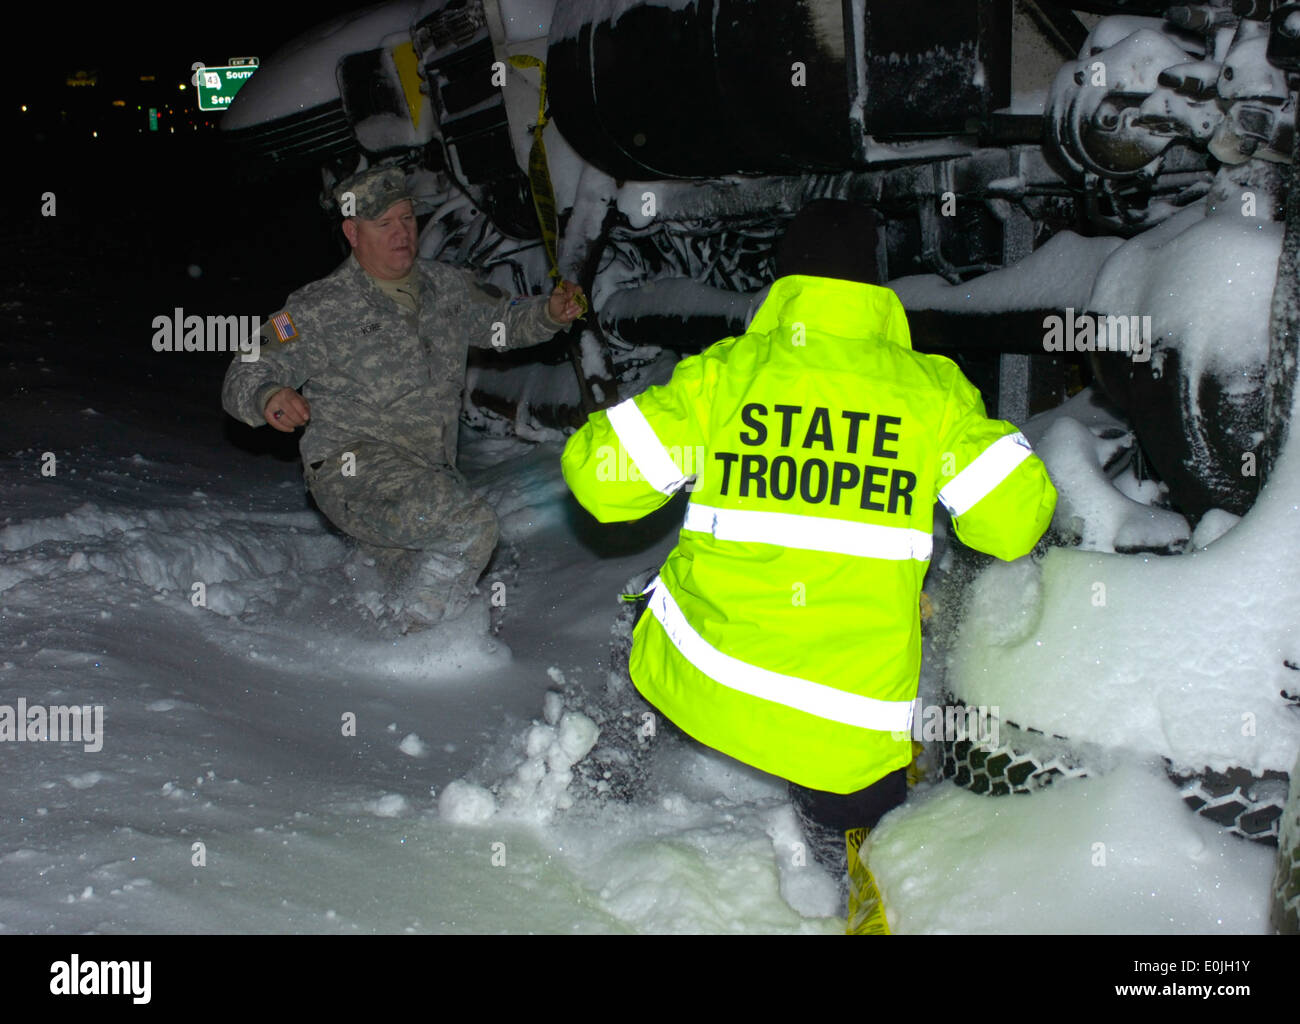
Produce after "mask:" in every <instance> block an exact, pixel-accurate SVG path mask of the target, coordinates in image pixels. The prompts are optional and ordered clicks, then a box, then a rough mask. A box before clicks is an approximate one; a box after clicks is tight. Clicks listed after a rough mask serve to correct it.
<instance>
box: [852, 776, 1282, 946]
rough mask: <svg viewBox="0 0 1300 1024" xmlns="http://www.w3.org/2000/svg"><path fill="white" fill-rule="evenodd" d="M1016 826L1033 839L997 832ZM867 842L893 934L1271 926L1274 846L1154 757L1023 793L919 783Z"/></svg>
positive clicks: (1262, 929) (1261, 929)
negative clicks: (1220, 818) (1185, 792)
mask: <svg viewBox="0 0 1300 1024" xmlns="http://www.w3.org/2000/svg"><path fill="white" fill-rule="evenodd" d="M1135 807H1140V808H1142V812H1141V813H1140V814H1135V813H1134V808H1135ZM1015 834H1022V835H1029V834H1032V835H1033V836H1034V840H1033V841H1032V842H1027V843H1023V844H1019V845H1012V844H1007V843H1005V842H1003V837H1005V836H1007V835H1015ZM935 837H942V839H941V841H938V842H936V841H935ZM869 843H870V850H869V857H870V863H871V870H872V873H873V874H874V875H875V878H876V882H877V883H878V884H879V886H880V892H881V896H882V898H883V900H884V904H885V913H886V916H887V917H888V919H889V924H890V928H891V929H892V930H893V931H895V932H896V933H900V934H901V933H913V934H914V933H918V932H922V933H931V934H934V933H938V934H948V935H953V934H987V933H990V932H997V931H1003V930H1008V931H1012V932H1019V933H1022V934H1023V933H1031V934H1056V935H1068V934H1130V935H1142V934H1159V935H1170V934H1216V933H1217V934H1230V933H1254V934H1263V933H1266V932H1268V930H1269V926H1268V916H1267V915H1268V911H1267V907H1266V905H1265V903H1264V901H1262V900H1261V899H1260V893H1259V891H1258V890H1259V887H1260V878H1261V877H1263V876H1266V875H1267V873H1268V871H1269V865H1271V863H1272V860H1273V850H1272V849H1270V848H1267V847H1262V846H1259V845H1256V844H1249V843H1244V842H1242V841H1241V840H1240V839H1238V838H1236V837H1235V836H1231V835H1227V834H1226V833H1224V832H1223V831H1221V830H1220V829H1219V828H1218V827H1217V826H1215V825H1214V824H1212V823H1210V822H1207V821H1206V820H1204V819H1202V818H1198V817H1197V816H1196V815H1193V814H1189V813H1188V812H1187V809H1186V807H1184V806H1183V803H1182V799H1181V797H1180V796H1179V794H1178V791H1177V789H1175V788H1174V787H1173V786H1171V785H1169V782H1168V780H1167V779H1166V778H1165V777H1164V773H1163V771H1161V770H1160V767H1159V765H1158V764H1151V763H1141V762H1136V763H1130V764H1126V765H1123V766H1121V767H1119V768H1117V769H1116V770H1115V771H1113V772H1111V773H1110V774H1108V775H1105V776H1100V777H1092V778H1088V779H1075V780H1071V781H1070V782H1068V783H1066V782H1058V783H1057V784H1055V785H1052V786H1048V787H1047V788H1045V789H1043V790H1041V791H1039V792H1037V793H1034V794H1033V795H1031V796H1021V797H988V796H979V795H976V794H974V793H969V792H966V791H965V790H961V789H958V788H956V787H953V786H948V785H939V786H931V787H922V788H918V789H917V790H916V791H914V792H913V793H912V794H911V795H910V796H909V798H908V802H907V804H906V805H904V806H903V807H902V808H899V809H898V810H895V811H893V812H891V813H890V814H888V815H886V816H885V818H884V819H882V820H881V822H880V824H879V825H877V826H876V828H875V829H874V830H872V833H871V835H870V837H869ZM1044 864H1050V865H1052V867H1051V870H1050V871H1044V870H1043V865H1044ZM1138 894H1140V896H1139V895H1138Z"/></svg>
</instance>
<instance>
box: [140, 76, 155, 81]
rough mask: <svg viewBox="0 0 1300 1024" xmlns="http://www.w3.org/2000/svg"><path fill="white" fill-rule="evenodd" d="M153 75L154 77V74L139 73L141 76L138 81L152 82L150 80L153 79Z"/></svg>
mask: <svg viewBox="0 0 1300 1024" xmlns="http://www.w3.org/2000/svg"><path fill="white" fill-rule="evenodd" d="M155 77H156V76H154V75H141V76H140V81H142V82H152V81H154V80H155Z"/></svg>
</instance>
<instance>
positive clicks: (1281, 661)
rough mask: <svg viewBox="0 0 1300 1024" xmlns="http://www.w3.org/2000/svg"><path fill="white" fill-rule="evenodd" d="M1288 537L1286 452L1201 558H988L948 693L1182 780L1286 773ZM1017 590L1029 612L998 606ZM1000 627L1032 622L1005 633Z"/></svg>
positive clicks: (1297, 479) (1070, 553)
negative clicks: (1202, 774) (1133, 757)
mask: <svg viewBox="0 0 1300 1024" xmlns="http://www.w3.org/2000/svg"><path fill="white" fill-rule="evenodd" d="M1075 433H1076V439H1078V440H1080V441H1083V440H1085V438H1084V437H1083V435H1082V434H1080V433H1079V432H1077V431H1076V432H1075ZM1297 529H1300V445H1296V444H1291V445H1289V446H1288V447H1287V448H1286V450H1285V451H1284V452H1283V455H1282V457H1281V458H1280V459H1279V462H1278V465H1277V467H1276V469H1275V471H1274V475H1273V477H1272V479H1271V480H1270V481H1269V483H1268V484H1267V485H1266V487H1265V488H1264V490H1263V492H1262V493H1261V495H1260V498H1259V500H1258V501H1257V502H1256V504H1255V507H1254V508H1253V509H1252V510H1251V512H1250V513H1249V514H1248V515H1247V516H1246V517H1245V518H1244V519H1243V520H1242V521H1241V522H1240V523H1238V524H1237V525H1236V526H1235V527H1234V528H1233V529H1231V530H1230V531H1228V532H1227V533H1225V534H1223V535H1222V536H1220V537H1219V539H1217V540H1215V541H1214V542H1213V543H1211V544H1209V545H1208V547H1205V548H1204V549H1203V550H1193V551H1190V552H1188V553H1187V554H1184V555H1180V556H1175V557H1152V556H1138V555H1127V556H1126V555H1114V554H1102V553H1090V552H1084V551H1078V550H1069V549H1065V548H1053V549H1051V550H1049V551H1048V553H1047V555H1046V556H1045V557H1044V558H1043V559H1042V561H1041V562H1035V561H1033V560H1032V559H1021V560H1019V561H1018V562H1015V563H1010V564H1008V563H994V564H992V565H990V566H989V567H988V568H987V569H986V570H985V571H984V572H983V573H982V574H981V576H980V577H979V578H978V579H977V581H976V583H975V585H974V586H972V588H971V591H970V595H969V607H968V611H967V614H966V615H965V619H964V621H963V623H962V626H961V629H960V631H959V634H958V636H957V639H956V642H955V643H954V645H953V648H952V650H951V652H950V659H949V675H948V680H949V684H950V686H951V687H952V690H953V692H954V693H955V694H956V695H957V696H958V697H960V698H961V699H963V700H964V701H965V702H966V703H968V704H974V705H983V706H988V707H996V708H998V709H999V712H998V713H999V714H1000V717H1002V718H1003V719H1005V720H1009V721H1014V722H1016V723H1017V724H1019V725H1022V726H1028V727H1032V728H1034V729H1038V730H1041V731H1044V732H1049V733H1053V734H1055V735H1058V736H1062V737H1066V738H1067V739H1069V740H1071V741H1075V742H1079V743H1093V744H1097V745H1099V746H1102V747H1106V748H1112V749H1122V750H1129V751H1137V752H1141V753H1144V754H1158V755H1160V756H1162V757H1166V758H1168V759H1169V760H1170V761H1172V762H1173V765H1174V766H1175V767H1177V768H1182V769H1190V770H1198V769H1202V768H1209V769H1212V770H1215V771H1222V770H1225V769H1227V768H1230V767H1233V766H1241V767H1244V768H1247V769H1248V770H1250V771H1252V772H1254V773H1255V774H1261V773H1262V772H1264V771H1265V770H1275V771H1283V772H1285V771H1287V770H1288V769H1289V768H1290V766H1291V764H1292V762H1293V761H1294V760H1295V755H1296V751H1297V749H1300V715H1298V714H1297V709H1296V707H1295V706H1294V705H1293V704H1291V703H1289V702H1288V701H1287V700H1286V699H1285V698H1283V697H1282V696H1281V694H1282V693H1283V691H1287V690H1289V689H1294V687H1295V682H1294V677H1295V672H1294V670H1293V669H1291V668H1290V667H1288V665H1287V662H1290V663H1291V664H1296V663H1300V662H1298V661H1297V656H1296V655H1297V652H1296V644H1295V640H1294V627H1293V609H1294V608H1295V606H1296V603H1297V601H1300V580H1297V578H1296V576H1295V574H1294V573H1293V572H1292V571H1291V570H1290V567H1289V560H1287V559H1279V558H1278V557H1277V550H1278V544H1279V543H1280V542H1281V541H1280V538H1285V537H1293V536H1295V535H1296V531H1297ZM1027 576H1031V577H1034V579H1033V583H1032V586H1031V585H1029V584H1027V582H1026V579H1025V577H1027ZM1017 592H1018V593H1020V594H1022V595H1025V596H1024V597H1022V598H1021V603H1020V604H1023V603H1026V602H1027V603H1029V604H1032V606H1033V608H1032V611H1031V610H1030V609H1029V608H1021V606H1020V604H1017V603H1008V595H1009V594H1011V593H1017ZM1008 609H1010V612H1008ZM1008 620H1013V621H1016V622H1025V621H1030V620H1032V621H1033V626H1032V628H1030V629H1028V630H1026V629H1023V628H1019V629H1016V630H1014V631H1010V632H1009V629H1008V626H1007V622H1008Z"/></svg>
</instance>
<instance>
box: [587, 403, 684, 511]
mask: <svg viewBox="0 0 1300 1024" xmlns="http://www.w3.org/2000/svg"><path fill="white" fill-rule="evenodd" d="M605 412H606V414H607V415H608V416H609V425H610V426H611V427H613V428H614V433H616V434H617V435H618V439H619V441H620V442H621V443H622V445H623V447H624V448H626V449H627V453H628V455H630V456H631V457H632V461H633V462H635V463H636V468H637V469H639V470H640V471H641V475H642V476H644V477H645V479H646V483H648V484H649V485H650V486H651V487H653V488H654V489H655V490H656V491H659V492H661V493H663V494H673V493H675V492H676V491H677V490H678V488H680V487H681V486H682V484H684V483H686V481H687V480H689V479H690V478H691V476H693V475H694V474H690V473H688V474H683V473H682V471H681V470H680V469H678V468H677V463H675V462H673V460H672V459H671V458H670V457H669V456H668V452H667V450H666V449H665V448H664V446H663V442H661V441H660V440H659V437H658V435H656V434H655V432H654V427H652V426H650V421H649V420H647V419H646V418H645V414H644V413H643V412H642V411H641V410H640V409H638V408H637V405H636V402H635V401H634V400H633V399H631V398H629V399H627V400H626V401H623V402H619V403H618V405H615V406H612V407H611V408H609V409H606V410H605Z"/></svg>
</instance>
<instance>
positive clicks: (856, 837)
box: [844, 828, 891, 935]
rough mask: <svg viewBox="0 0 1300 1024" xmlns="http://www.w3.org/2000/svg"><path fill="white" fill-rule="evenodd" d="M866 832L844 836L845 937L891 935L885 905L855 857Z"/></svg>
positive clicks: (862, 864) (858, 830)
mask: <svg viewBox="0 0 1300 1024" xmlns="http://www.w3.org/2000/svg"><path fill="white" fill-rule="evenodd" d="M868 831H869V830H868V829H865V828H853V829H849V831H847V832H845V833H844V841H845V843H846V844H847V845H848V851H849V916H848V926H847V927H846V928H845V929H844V934H845V935H889V934H891V932H890V930H889V922H888V921H887V920H886V919H885V901H884V900H883V899H881V897H880V887H879V886H877V885H876V879H875V878H874V877H873V876H872V874H871V870H870V869H869V868H868V867H867V865H866V864H865V863H864V862H863V860H862V858H861V856H859V851H860V850H861V849H862V843H863V840H865V839H866V838H867V832H868Z"/></svg>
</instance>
